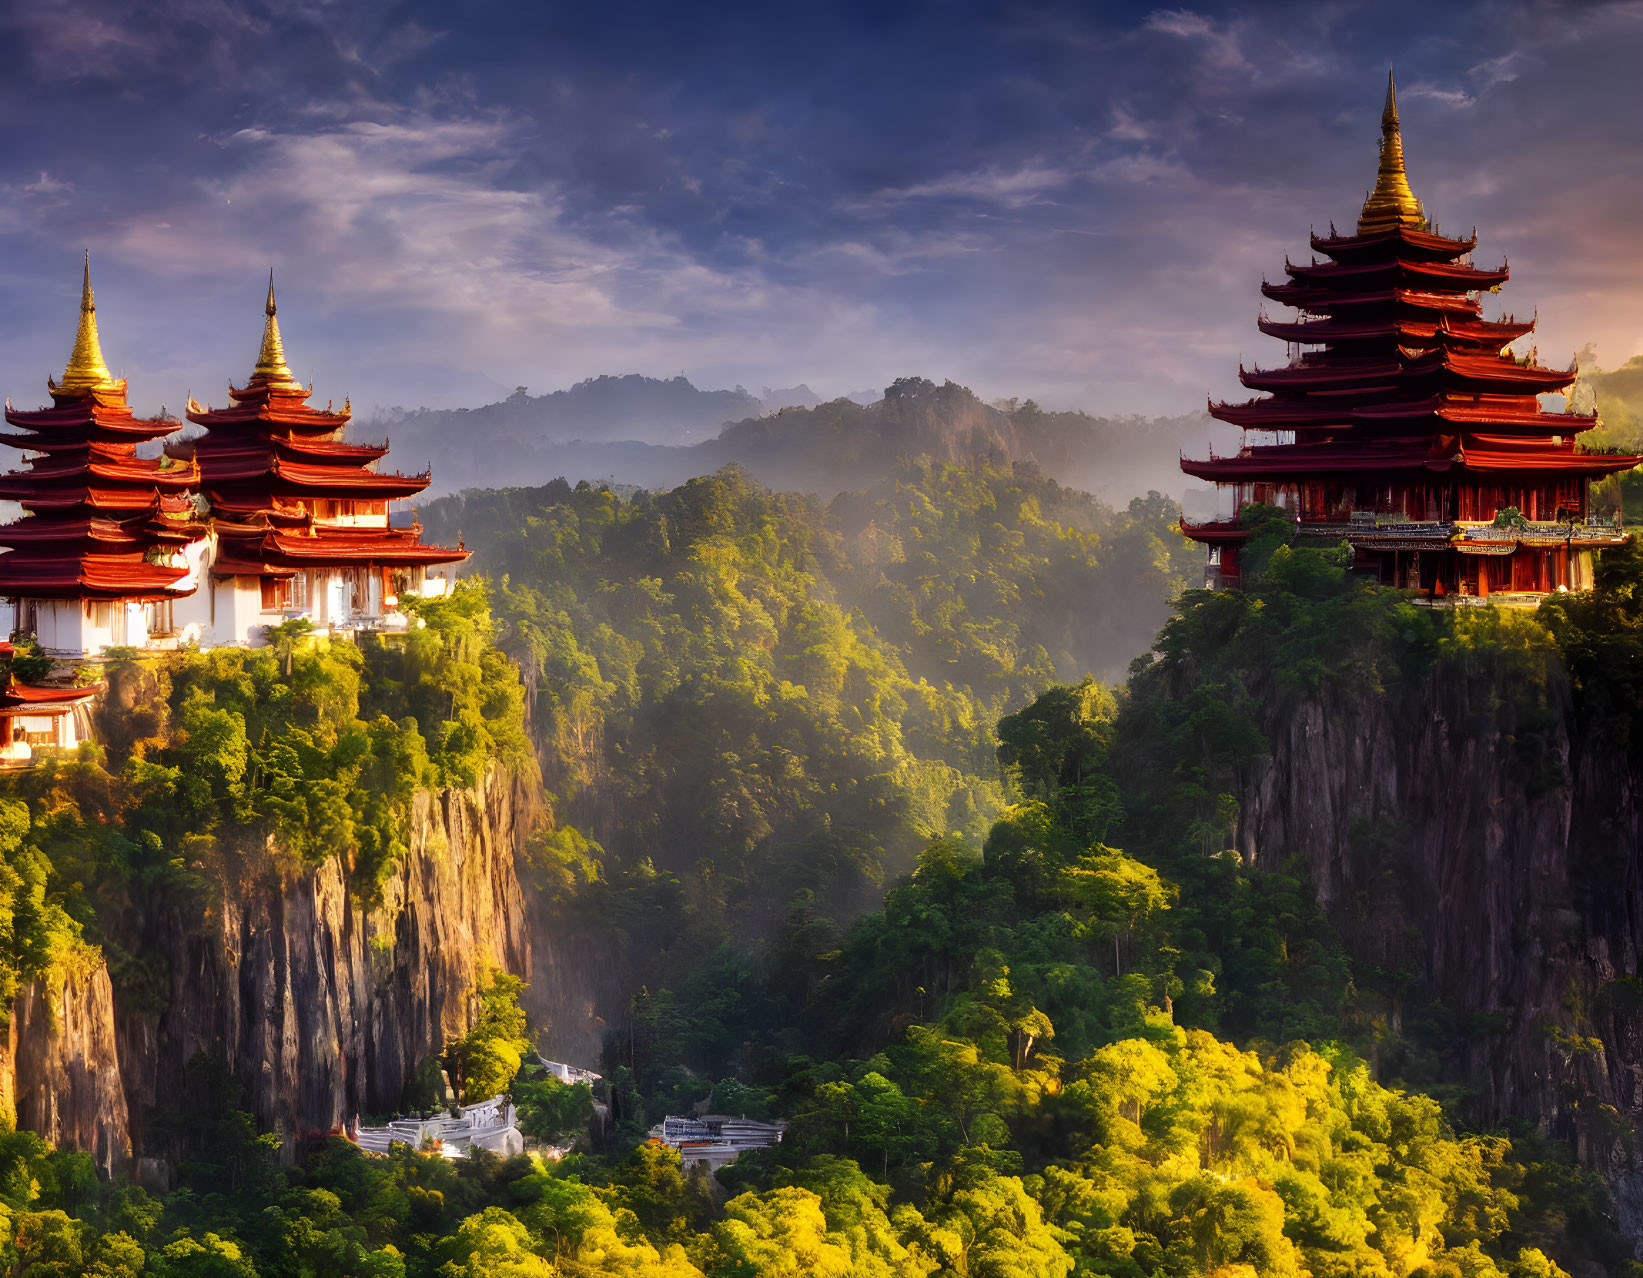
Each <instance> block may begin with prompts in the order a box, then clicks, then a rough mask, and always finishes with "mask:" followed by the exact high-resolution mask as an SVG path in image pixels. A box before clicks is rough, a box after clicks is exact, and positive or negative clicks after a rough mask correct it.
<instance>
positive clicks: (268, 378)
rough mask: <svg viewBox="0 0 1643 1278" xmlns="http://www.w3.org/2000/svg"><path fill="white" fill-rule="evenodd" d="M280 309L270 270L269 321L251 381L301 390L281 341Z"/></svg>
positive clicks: (266, 311) (264, 330)
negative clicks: (276, 304)
mask: <svg viewBox="0 0 1643 1278" xmlns="http://www.w3.org/2000/svg"><path fill="white" fill-rule="evenodd" d="M278 309H279V308H278V307H276V306H275V304H274V272H273V269H272V268H270V269H269V272H268V303H267V305H266V306H265V307H264V308H263V311H264V313H265V314H266V315H267V316H268V319H267V321H266V322H265V323H264V324H263V326H262V349H261V350H260V351H258V352H257V366H256V367H255V368H253V369H252V370H251V380H252V381H253V382H257V381H260V382H262V383H264V384H265V385H268V386H278V387H280V388H281V389H286V390H297V389H301V386H302V384H301V383H300V382H298V381H297V379H296V378H295V377H293V376H291V370H290V369H289V368H287V367H286V364H285V345H284V343H283V342H281V341H280V321H279V316H278V313H277V312H278Z"/></svg>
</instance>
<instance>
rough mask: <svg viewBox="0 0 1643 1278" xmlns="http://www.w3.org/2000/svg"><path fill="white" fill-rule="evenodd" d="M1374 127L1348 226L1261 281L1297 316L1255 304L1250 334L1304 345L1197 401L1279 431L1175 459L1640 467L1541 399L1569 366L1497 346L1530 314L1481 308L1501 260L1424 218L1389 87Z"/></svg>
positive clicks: (1549, 476)
mask: <svg viewBox="0 0 1643 1278" xmlns="http://www.w3.org/2000/svg"><path fill="white" fill-rule="evenodd" d="M1382 131H1383V143H1382V165H1381V172H1380V177H1379V180H1378V182H1377V185H1376V189H1375V191H1374V192H1373V193H1372V194H1371V195H1370V197H1369V199H1368V200H1367V201H1366V203H1365V207H1364V213H1363V217H1362V219H1361V220H1360V222H1359V225H1358V230H1357V233H1356V234H1353V235H1339V234H1337V233H1336V232H1335V230H1334V228H1333V227H1331V228H1330V233H1329V234H1328V235H1327V236H1318V235H1314V236H1313V237H1312V247H1313V249H1314V251H1315V252H1316V253H1318V254H1322V255H1323V256H1324V257H1325V258H1327V259H1328V260H1327V261H1319V260H1317V258H1314V259H1313V260H1312V261H1311V262H1309V263H1307V264H1305V265H1295V264H1292V263H1288V262H1286V263H1285V272H1286V274H1287V275H1288V276H1289V280H1288V282H1287V283H1283V284H1263V285H1262V292H1263V293H1264V294H1265V295H1266V296H1267V297H1269V298H1271V299H1272V300H1274V301H1277V302H1281V303H1283V304H1285V305H1288V306H1293V307H1295V308H1296V309H1297V310H1298V311H1299V312H1300V316H1299V317H1298V318H1297V319H1296V320H1294V321H1274V320H1270V319H1268V318H1267V317H1266V316H1264V315H1263V316H1262V317H1261V319H1260V321H1259V327H1260V329H1261V331H1262V332H1264V333H1268V334H1270V335H1272V336H1275V337H1279V338H1282V339H1283V340H1285V341H1287V342H1289V343H1291V344H1292V345H1294V346H1297V347H1302V346H1305V347H1312V348H1314V349H1312V350H1310V351H1306V352H1304V353H1301V352H1297V353H1295V354H1294V358H1292V360H1291V362H1290V363H1289V364H1288V366H1286V367H1279V368H1270V369H1260V368H1257V369H1244V368H1240V369H1239V379H1240V380H1241V381H1242V382H1243V384H1244V385H1245V386H1247V387H1249V388H1251V389H1252V390H1259V391H1264V392H1266V394H1265V396H1263V397H1260V398H1256V399H1251V400H1248V401H1245V402H1242V403H1214V402H1212V403H1211V404H1210V405H1209V411H1210V413H1211V415H1213V416H1215V417H1217V418H1219V419H1220V420H1222V421H1225V422H1229V423H1231V424H1233V425H1235V426H1239V427H1242V428H1244V429H1245V430H1246V431H1273V432H1280V433H1281V434H1283V435H1287V436H1289V437H1290V438H1289V439H1287V440H1283V439H1281V440H1280V441H1279V442H1276V443H1270V444H1248V443H1246V446H1245V447H1243V448H1242V449H1240V451H1239V452H1238V453H1237V454H1236V455H1235V456H1232V457H1215V456H1211V457H1209V458H1208V459H1206V460H1190V459H1183V460H1182V462H1181V468H1182V470H1184V471H1185V472H1186V473H1187V474H1189V475H1195V476H1198V477H1200V478H1203V479H1209V480H1215V481H1218V482H1223V483H1226V482H1231V483H1240V484H1252V485H1263V484H1294V483H1295V482H1296V481H1298V480H1316V481H1335V480H1341V479H1343V478H1349V477H1350V476H1352V475H1354V474H1358V473H1362V472H1380V473H1383V474H1385V475H1386V476H1387V478H1388V479H1389V480H1393V481H1394V482H1397V480H1396V476H1397V475H1399V474H1401V475H1402V476H1403V477H1405V478H1406V479H1407V480H1408V482H1410V483H1415V484H1418V483H1425V482H1428V481H1431V480H1432V479H1433V478H1434V475H1443V476H1446V477H1447V479H1448V480H1449V481H1450V482H1451V483H1452V484H1457V485H1467V484H1472V485H1476V484H1480V483H1484V482H1497V480H1496V479H1495V478H1492V477H1495V476H1498V475H1499V474H1500V473H1502V472H1511V473H1512V475H1513V482H1518V481H1520V480H1521V479H1523V478H1524V477H1525V475H1526V474H1533V475H1535V476H1536V479H1535V482H1541V481H1542V480H1549V481H1556V480H1559V479H1570V480H1579V481H1585V480H1589V479H1597V478H1601V477H1603V476H1606V475H1611V474H1614V473H1616V472H1618V471H1624V470H1629V469H1631V468H1632V467H1633V466H1636V465H1637V464H1638V462H1639V460H1640V459H1639V458H1638V457H1634V456H1617V455H1612V454H1607V453H1601V452H1587V451H1585V450H1584V449H1583V448H1582V447H1581V446H1580V445H1579V443H1578V442H1577V440H1578V437H1579V436H1580V435H1581V434H1583V433H1584V432H1586V431H1589V430H1590V429H1592V427H1594V426H1595V425H1596V424H1597V419H1596V417H1595V416H1583V415H1580V414H1575V413H1564V412H1556V413H1553V412H1546V411H1544V410H1543V409H1542V408H1541V406H1540V403H1539V400H1538V398H1537V396H1540V395H1544V394H1547V393H1555V392H1558V391H1562V390H1564V389H1566V388H1567V387H1568V386H1570V385H1571V384H1572V383H1573V382H1574V380H1575V377H1576V369H1575V368H1574V367H1573V366H1572V365H1571V366H1570V367H1569V368H1567V369H1552V368H1546V367H1543V366H1541V365H1540V364H1538V363H1536V362H1535V361H1534V359H1533V357H1530V358H1528V359H1523V360H1519V359H1517V358H1514V356H1513V355H1512V353H1511V351H1509V350H1508V349H1506V347H1507V344H1508V343H1509V342H1512V341H1514V340H1516V339H1518V338H1520V337H1522V336H1524V335H1525V334H1527V333H1530V332H1532V331H1533V329H1534V322H1533V320H1519V319H1517V318H1515V317H1513V316H1506V317H1504V318H1500V319H1494V320H1488V319H1485V318H1484V317H1483V314H1482V307H1481V305H1480V297H1479V295H1480V293H1482V292H1484V291H1489V292H1493V291H1495V290H1497V289H1498V288H1499V287H1500V285H1502V284H1503V283H1505V281H1506V280H1507V278H1508V274H1509V272H1508V270H1507V267H1506V265H1505V264H1504V263H1502V265H1501V266H1499V267H1498V268H1494V269H1485V268H1479V267H1477V266H1475V265H1474V264H1473V262H1472V258H1471V254H1472V251H1473V249H1474V248H1475V247H1476V245H1477V238H1476V236H1475V235H1473V236H1468V237H1466V238H1459V239H1457V238H1449V237H1446V236H1443V235H1439V234H1437V233H1436V232H1435V231H1434V230H1433V229H1432V228H1431V226H1430V224H1429V223H1428V222H1427V220H1426V217H1425V213H1424V211H1423V210H1422V209H1421V206H1420V202H1419V201H1418V200H1417V199H1416V198H1415V197H1414V194H1413V192H1411V191H1410V189H1409V186H1408V182H1407V179H1406V178H1405V176H1404V172H1403V150H1402V140H1401V134H1400V131H1399V125H1398V117H1397V105H1396V99H1395V96H1394V94H1393V91H1392V88H1391V86H1390V85H1389V86H1388V91H1387V103H1386V110H1385V112H1384V113H1383V117H1382ZM1451 491H1452V490H1451ZM1448 500H1449V501H1450V503H1451V506H1453V504H1454V503H1453V499H1452V497H1451V498H1450V499H1448ZM1460 504H1461V505H1462V506H1464V504H1465V503H1460ZM1581 505H1582V510H1584V499H1582V503H1581ZM1301 517H1302V519H1303V521H1304V520H1305V519H1306V518H1308V517H1309V516H1308V514H1307V513H1305V512H1304V511H1303V513H1302V515H1301ZM1448 517H1449V518H1451V519H1453V518H1456V517H1457V516H1456V515H1455V514H1454V513H1451V514H1450V515H1449V516H1448ZM1485 517H1487V516H1485ZM1186 531H1187V533H1188V535H1189V536H1197V535H1198V534H1197V532H1196V531H1195V530H1194V529H1193V528H1192V527H1190V526H1189V527H1187V529H1186ZM1206 531H1208V530H1206ZM1224 531H1225V529H1224V526H1221V528H1220V532H1221V533H1224ZM1200 540H1205V541H1214V540H1225V537H1224V536H1222V535H1219V534H1218V535H1217V536H1214V537H1212V536H1207V535H1206V536H1203V537H1200Z"/></svg>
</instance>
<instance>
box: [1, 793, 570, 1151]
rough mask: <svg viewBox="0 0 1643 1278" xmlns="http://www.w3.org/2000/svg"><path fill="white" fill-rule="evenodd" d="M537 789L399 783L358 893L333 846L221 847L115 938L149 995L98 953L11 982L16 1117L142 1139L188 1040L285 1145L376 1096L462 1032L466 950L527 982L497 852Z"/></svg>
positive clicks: (9, 1083) (140, 1142)
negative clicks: (397, 834)
mask: <svg viewBox="0 0 1643 1278" xmlns="http://www.w3.org/2000/svg"><path fill="white" fill-rule="evenodd" d="M538 803H539V791H538V790H537V788H536V786H535V784H534V782H526V781H523V780H521V779H519V778H517V777H514V776H512V775H510V774H509V773H507V772H504V771H502V770H500V769H496V770H493V771H492V772H491V773H490V775H489V776H488V777H487V778H486V779H485V781H484V783H483V784H482V785H480V786H478V787H476V788H474V789H471V790H443V791H440V792H438V793H424V794H422V795H419V796H418V798H417V800H416V804H415V809H414V812H413V815H412V821H411V832H410V833H411V839H410V844H409V853H408V855H407V856H406V857H405V858H404V859H403V861H402V863H401V864H400V866H399V867H398V870H397V872H396V873H395V875H394V876H393V878H392V879H390V880H389V882H388V883H387V885H386V886H385V888H384V892H383V901H382V904H381V905H380V906H379V907H377V908H375V909H372V910H364V909H361V908H360V904H359V902H358V901H357V900H356V899H354V898H353V897H351V896H350V894H349V892H348V890H347V885H346V869H345V867H344V866H343V864H342V862H341V860H340V859H339V858H336V857H333V858H331V859H329V860H327V861H325V862H324V863H322V864H320V865H319V866H317V867H306V868H303V869H300V870H294V869H292V868H290V867H281V866H280V864H279V862H278V858H277V856H274V855H270V850H269V849H265V848H257V849H239V850H237V851H236V850H233V849H230V850H229V851H228V854H227V855H225V856H224V858H223V868H222V870H221V872H220V880H213V881H214V883H215V886H214V887H213V888H212V889H211V890H210V891H209V892H208V893H206V894H205V896H204V897H203V899H202V898H194V899H177V900H170V901H167V902H164V903H163V904H162V906H161V908H159V909H157V910H154V909H150V910H148V911H145V913H144V916H143V917H142V918H141V919H139V920H134V922H133V924H132V929H131V934H129V935H121V936H119V937H118V940H119V942H120V944H121V945H122V947H123V948H124V949H126V950H127V951H128V952H130V953H131V954H134V955H137V956H139V957H140V958H141V959H142V960H143V962H144V963H145V964H146V965H147V966H148V968H149V970H151V971H156V972H160V973H163V977H162V978H161V980H160V982H159V984H160V987H161V991H162V992H161V996H160V997H158V998H156V997H154V993H153V991H150V992H149V993H148V994H147V996H145V997H143V998H141V999H137V998H132V999H129V1000H125V999H122V997H121V996H120V995H119V993H117V991H116V990H115V987H114V986H113V984H111V982H110V979H109V975H108V972H107V970H106V969H104V968H97V969H96V970H94V971H92V972H90V973H89V974H86V975H81V976H76V977H73V978H70V979H69V980H67V981H66V982H65V983H63V984H62V985H61V987H60V988H59V989H53V988H51V987H49V986H48V985H47V983H45V982H36V983H35V984H34V985H33V986H31V987H29V988H28V989H27V990H25V991H24V993H23V994H22V995H21V996H20V997H19V999H18V1000H17V1003H16V1005H15V1006H14V1008H13V1013H12V1024H11V1031H10V1041H9V1044H8V1045H6V1047H7V1049H6V1053H5V1055H4V1056H3V1057H0V1104H3V1103H4V1102H5V1100H6V1099H8V1098H7V1096H6V1092H7V1089H8V1088H9V1090H10V1097H9V1099H10V1100H11V1102H12V1104H13V1105H14V1106H15V1111H16V1114H17V1119H18V1122H19V1124H20V1125H21V1126H24V1127H27V1128H30V1129H32V1130H34V1131H37V1132H39V1133H40V1134H41V1135H43V1136H45V1137H46V1138H47V1139H49V1140H52V1141H55V1142H58V1143H61V1144H64V1145H68V1146H72V1147H76V1148H80V1149H85V1150H89V1151H92V1152H94V1153H95V1154H96V1156H97V1158H98V1161H99V1162H100V1163H101V1164H103V1165H104V1166H117V1165H119V1164H120V1163H122V1162H123V1161H125V1160H126V1159H127V1158H128V1157H129V1156H130V1154H131V1153H132V1152H133V1150H135V1152H137V1153H139V1154H141V1153H144V1152H148V1151H147V1147H146V1145H145V1135H146V1125H147V1122H148V1119H149V1117H150V1115H151V1114H152V1112H153V1111H154V1110H155V1109H156V1108H159V1109H171V1108H175V1107H177V1106H178V1105H179V1104H180V1103H181V1101H182V1087H183V1080H184V1072H185V1067H186V1066H187V1065H188V1063H189V1061H190V1060H191V1059H192V1058H193V1057H194V1055H195V1054H196V1053H198V1052H203V1053H205V1054H206V1055H207V1056H209V1057H214V1058H216V1059H217V1060H219V1061H222V1062H223V1063H225V1064H227V1065H228V1067H229V1068H230V1070H231V1071H232V1072H233V1074H234V1076H235V1078H236V1080H237V1081H238V1083H239V1085H240V1087H241V1088H242V1091H243V1101H242V1103H243V1104H244V1105H245V1106H246V1107H247V1108H249V1109H250V1110H251V1111H252V1112H253V1114H254V1115H255V1116H256V1119H257V1121H258V1123H259V1125H261V1126H264V1127H266V1128H269V1129H272V1130H274V1131H276V1132H278V1133H279V1134H280V1136H281V1137H282V1138H283V1139H284V1140H285V1141H286V1142H287V1148H289V1147H290V1143H291V1142H292V1140H293V1139H294V1138H297V1137H300V1136H302V1135H304V1134H308V1133H315V1132H325V1131H329V1130H330V1129H332V1128H333V1127H335V1126H337V1125H339V1124H345V1123H347V1122H348V1121H350V1120H351V1119H352V1118H353V1117H354V1116H355V1115H357V1114H359V1113H361V1112H365V1113H371V1112H383V1111H387V1110H391V1109H393V1108H395V1107H396V1106H397V1105H398V1104H399V1102H400V1098H401V1095H402V1093H403V1091H404V1088H405V1084H406V1081H407V1079H408V1078H409V1077H410V1075H411V1074H412V1073H413V1072H414V1071H415V1070H416V1068H417V1066H418V1065H419V1064H420V1063H421V1062H423V1061H424V1060H426V1059H427V1058H428V1057H429V1056H430V1055H432V1054H433V1053H434V1052H437V1051H438V1050H439V1049H440V1047H441V1046H442V1045H443V1044H444V1042H445V1041H446V1040H448V1039H450V1038H452V1037H456V1036H458V1035H460V1034H461V1033H463V1032H464V1031H465V1030H466V1028H467V1026H468V1024H469V1018H470V1006H469V994H470V991H472V989H473V988H474V985H475V982H476V979H477V977H478V974H479V972H480V970H481V969H482V968H483V967H484V966H486V965H496V966H499V967H501V968H503V969H505V970H507V971H510V972H513V973H516V974H519V975H522V976H524V977H525V978H526V979H527V980H528V979H530V947H529V944H528V941H527V937H526V920H525V908H524V903H523V900H522V896H521V891H520V885H519V880H518V878H517V877H516V874H515V866H514V854H515V851H516V849H517V847H518V846H519V845H520V844H521V843H522V841H523V837H524V834H525V833H526V831H527V830H528V828H529V825H530V823H531V822H532V821H534V820H535V818H536V812H537V805H538Z"/></svg>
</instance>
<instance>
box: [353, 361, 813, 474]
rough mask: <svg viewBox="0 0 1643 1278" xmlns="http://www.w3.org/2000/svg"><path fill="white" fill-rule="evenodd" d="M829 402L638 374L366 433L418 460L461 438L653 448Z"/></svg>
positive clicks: (403, 415)
mask: <svg viewBox="0 0 1643 1278" xmlns="http://www.w3.org/2000/svg"><path fill="white" fill-rule="evenodd" d="M819 403H821V397H820V396H819V395H817V394H816V393H815V392H814V391H813V390H811V389H810V388H809V387H808V386H794V387H790V388H787V389H782V390H772V389H771V388H769V387H766V388H765V389H764V392H763V394H761V395H754V394H753V393H752V392H751V391H749V390H747V389H746V388H745V387H742V386H738V387H736V389H735V390H699V389H698V388H697V387H695V386H693V385H691V383H690V381H689V380H688V379H687V378H686V377H684V376H683V375H682V374H681V375H680V376H678V377H674V378H670V379H667V380H662V379H658V378H655V377H641V376H639V375H638V374H635V373H630V374H628V375H626V376H623V377H609V376H606V377H590V378H588V379H587V380H586V381H581V382H577V383H576V385H574V386H572V387H571V388H570V389H569V390H561V391H553V392H551V393H549V394H547V395H532V394H530V393H529V391H528V389H527V388H526V387H524V386H521V387H519V388H518V389H517V390H516V391H514V393H513V394H512V395H510V396H508V398H507V399H504V400H502V401H501V402H499V403H495V404H486V405H484V406H483V407H481V408H453V409H431V408H418V409H411V410H406V409H402V408H395V409H390V410H388V411H387V412H385V413H382V414H380V415H378V416H377V417H376V418H374V419H373V420H371V421H370V422H369V423H364V424H362V428H361V429H362V433H368V432H371V431H375V432H376V433H377V435H379V436H380V435H381V434H382V433H384V432H391V433H392V435H393V437H394V439H395V440H396V441H397V442H398V445H399V447H400V448H401V450H402V451H404V452H406V453H407V454H408V455H410V456H413V457H414V456H416V455H418V454H419V453H420V452H423V451H426V450H427V449H429V448H432V449H434V450H435V455H437V452H438V450H439V449H441V448H442V447H444V446H445V441H447V440H449V439H450V438H451V437H452V436H453V435H456V436H457V437H461V438H464V439H467V440H469V441H476V440H482V441H484V442H485V443H486V444H487V445H490V444H493V443H494V444H504V443H508V442H518V443H521V444H525V445H527V446H530V447H535V446H537V445H539V444H540V443H542V442H543V441H547V440H552V441H565V440H573V439H575V440H588V441H607V440H609V441H617V440H621V441H627V440H637V441H641V442H644V443H653V444H681V443H692V442H695V441H696V440H701V439H711V438H712V437H713V436H714V435H716V434H718V432H719V428H720V427H721V426H723V425H724V424H725V423H726V422H733V421H739V420H741V419H742V418H744V417H756V416H758V415H759V414H761V413H769V412H774V411H776V410H777V409H780V408H785V407H787V406H789V405H795V404H797V405H806V406H808V405H814V404H819Z"/></svg>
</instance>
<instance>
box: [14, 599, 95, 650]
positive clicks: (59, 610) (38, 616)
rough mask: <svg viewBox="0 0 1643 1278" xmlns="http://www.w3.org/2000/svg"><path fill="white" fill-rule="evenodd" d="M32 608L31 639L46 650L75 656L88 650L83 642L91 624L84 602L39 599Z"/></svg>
mask: <svg viewBox="0 0 1643 1278" xmlns="http://www.w3.org/2000/svg"><path fill="white" fill-rule="evenodd" d="M33 607H34V638H35V640H36V642H38V643H39V645H40V646H41V647H42V648H44V649H45V650H46V651H47V652H60V653H65V654H69V655H72V656H77V657H78V656H84V655H85V654H86V653H87V652H89V651H91V649H90V648H89V647H87V642H86V640H87V636H86V631H87V629H88V627H89V625H90V619H89V618H88V617H87V616H86V607H87V605H86V604H84V603H82V602H81V601H80V600H78V599H40V600H36V601H35V602H34V605H33ZM26 611H27V608H26V606H25V612H26ZM104 642H107V640H104Z"/></svg>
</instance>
